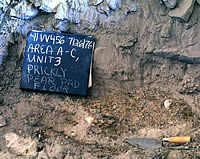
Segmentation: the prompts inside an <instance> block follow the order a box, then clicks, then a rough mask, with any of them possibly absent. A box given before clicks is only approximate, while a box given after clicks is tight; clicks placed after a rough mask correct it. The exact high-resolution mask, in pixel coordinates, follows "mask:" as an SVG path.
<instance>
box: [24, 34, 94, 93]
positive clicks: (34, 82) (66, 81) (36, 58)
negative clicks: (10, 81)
mask: <svg viewBox="0 0 200 159" xmlns="http://www.w3.org/2000/svg"><path fill="white" fill-rule="evenodd" d="M94 44H95V42H94V38H93V37H91V36H85V35H74V34H62V33H50V32H40V31H30V32H28V35H27V42H26V49H25V58H24V64H23V68H22V77H21V82H20V88H22V89H30V90H39V91H47V92H57V93H65V94H73V95H81V96H86V95H87V92H88V81H89V74H90V67H91V62H92V56H93V50H94Z"/></svg>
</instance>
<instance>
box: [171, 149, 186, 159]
mask: <svg viewBox="0 0 200 159" xmlns="http://www.w3.org/2000/svg"><path fill="white" fill-rule="evenodd" d="M182 158H183V156H182V154H181V152H179V151H170V152H169V153H168V156H167V159H182Z"/></svg>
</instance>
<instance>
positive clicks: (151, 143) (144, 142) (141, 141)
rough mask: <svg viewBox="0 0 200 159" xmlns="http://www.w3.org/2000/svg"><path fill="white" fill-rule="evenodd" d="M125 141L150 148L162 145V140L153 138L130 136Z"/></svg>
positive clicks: (143, 147)
mask: <svg viewBox="0 0 200 159" xmlns="http://www.w3.org/2000/svg"><path fill="white" fill-rule="evenodd" d="M125 141H126V142H127V143H129V144H131V145H134V146H137V147H139V148H142V149H148V150H154V149H158V148H160V147H161V146H162V144H161V143H160V142H158V141H157V140H156V139H153V138H128V139H125Z"/></svg>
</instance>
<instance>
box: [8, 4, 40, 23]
mask: <svg viewBox="0 0 200 159" xmlns="http://www.w3.org/2000/svg"><path fill="white" fill-rule="evenodd" d="M38 13H39V11H38V10H37V8H35V7H34V6H33V5H32V4H28V3H27V1H22V2H20V3H18V4H17V5H16V6H14V7H12V8H11V9H10V16H11V17H17V18H21V19H24V20H29V19H32V18H33V17H35V16H36V15H37V14H38Z"/></svg>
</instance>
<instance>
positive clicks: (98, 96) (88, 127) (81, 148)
mask: <svg viewBox="0 0 200 159" xmlns="http://www.w3.org/2000/svg"><path fill="white" fill-rule="evenodd" d="M21 67H22V59H19V60H18V61H16V58H15V57H13V56H11V55H8V57H7V59H6V60H5V62H4V63H3V65H2V67H1V71H0V79H1V81H0V90H1V91H0V114H1V116H3V117H4V118H5V120H6V123H7V125H6V126H4V127H1V128H0V141H1V142H0V143H1V144H0V150H1V151H0V156H2V157H1V158H38V159H42V158H45V159H46V158H58V159H60V158H64V159H71V158H77V159H78V158H86V159H89V158H91V159H92V158H105V159H107V158H154V159H156V158H170V157H171V158H173V156H176V158H177V156H178V157H179V156H180V158H199V157H200V146H199V144H200V133H199V132H200V128H199V127H198V126H197V125H196V124H195V117H194V115H193V113H192V110H191V108H190V106H189V105H188V103H186V102H185V101H184V100H183V99H181V98H178V97H176V96H175V95H174V94H172V93H170V92H165V91H161V90H159V89H144V88H141V89H137V90H131V89H130V88H128V87H126V86H125V85H124V83H123V82H122V81H121V82H116V83H115V86H116V87H115V88H112V89H110V88H109V87H105V84H104V83H103V81H102V82H101V80H100V79H98V80H97V81H98V82H97V83H95V82H94V83H95V84H94V86H93V88H91V89H90V91H89V95H88V97H87V98H83V97H76V96H67V95H60V94H51V93H40V92H32V91H22V90H20V89H19V82H20V78H21ZM95 78H100V77H95ZM113 81H114V80H112V82H113ZM167 99H171V100H172V104H171V105H170V107H169V109H166V108H165V107H164V104H163V103H164V101H165V100H167ZM183 135H189V136H191V137H192V141H191V142H190V143H186V144H171V143H170V144H169V143H164V145H163V147H161V148H160V149H157V150H153V151H150V150H142V149H140V148H138V147H134V146H132V145H130V144H128V143H126V142H125V141H124V140H125V139H126V138H132V137H146V138H149V137H152V138H155V139H157V140H159V141H161V140H162V138H163V137H170V136H183ZM19 141H20V142H19ZM11 143H12V144H11ZM16 144H18V146H15V145H16ZM30 145H32V147H30ZM22 150H24V151H22Z"/></svg>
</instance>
